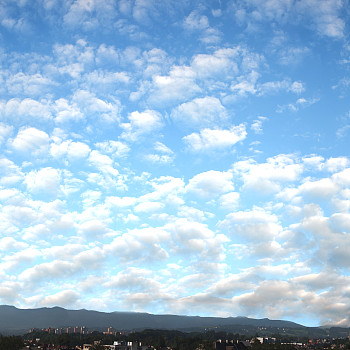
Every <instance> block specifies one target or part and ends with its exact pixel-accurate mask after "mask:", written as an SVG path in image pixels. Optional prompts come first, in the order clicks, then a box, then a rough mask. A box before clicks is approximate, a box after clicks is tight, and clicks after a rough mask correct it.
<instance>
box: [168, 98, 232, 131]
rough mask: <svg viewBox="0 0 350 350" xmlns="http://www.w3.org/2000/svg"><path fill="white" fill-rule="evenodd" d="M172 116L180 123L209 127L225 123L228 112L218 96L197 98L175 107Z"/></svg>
mask: <svg viewBox="0 0 350 350" xmlns="http://www.w3.org/2000/svg"><path fill="white" fill-rule="evenodd" d="M171 116H172V118H173V119H174V120H175V121H176V122H179V123H183V124H185V125H189V126H194V127H208V126H215V125H217V124H222V123H225V122H226V121H227V119H228V114H227V112H226V110H225V107H224V106H223V105H222V104H221V102H220V100H218V99H217V98H216V97H210V96H207V97H204V98H196V99H194V100H192V101H191V102H186V103H183V104H182V105H180V106H179V107H177V108H176V109H174V110H173V111H172V113H171Z"/></svg>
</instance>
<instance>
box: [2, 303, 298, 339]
mask: <svg viewBox="0 0 350 350" xmlns="http://www.w3.org/2000/svg"><path fill="white" fill-rule="evenodd" d="M238 325H239V326H250V327H274V328H275V327H277V328H301V327H303V326H302V325H299V324H297V323H294V322H289V321H281V320H269V319H268V318H264V319H253V318H247V317H228V318H221V317H199V316H177V315H153V314H148V313H136V312H110V313H107V312H99V311H90V310H84V309H83V310H66V309H64V308H61V307H53V308H39V309H18V308H16V307H14V306H8V305H0V333H3V334H15V333H25V332H27V331H28V330H29V329H31V328H48V327H53V328H61V327H68V326H86V327H87V328H88V329H90V330H91V329H106V328H107V327H114V328H116V329H120V330H135V329H138V330H141V329H145V328H157V329H178V330H193V329H200V328H201V329H204V328H216V327H220V328H221V327H226V326H238Z"/></svg>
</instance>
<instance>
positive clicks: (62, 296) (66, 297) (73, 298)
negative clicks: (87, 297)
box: [38, 290, 80, 308]
mask: <svg viewBox="0 0 350 350" xmlns="http://www.w3.org/2000/svg"><path fill="white" fill-rule="evenodd" d="M79 298H80V295H79V293H78V292H77V291H75V290H63V291H60V292H57V293H55V294H52V295H48V296H45V297H42V298H40V301H39V302H38V306H40V307H43V306H46V307H53V306H57V305H61V306H62V307H67V308H70V307H74V308H76V306H77V303H78V301H79Z"/></svg>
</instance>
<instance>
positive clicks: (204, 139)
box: [183, 124, 247, 152]
mask: <svg viewBox="0 0 350 350" xmlns="http://www.w3.org/2000/svg"><path fill="white" fill-rule="evenodd" d="M246 136H247V132H246V128H245V125H244V124H241V125H238V126H233V127H231V128H230V129H228V130H225V129H203V130H201V131H200V133H192V134H190V135H187V136H185V137H183V141H184V142H185V143H186V144H187V145H188V148H189V150H191V151H194V152H202V151H211V150H221V149H225V148H228V147H232V146H233V145H235V144H236V143H237V142H239V141H242V140H244V139H245V138H246Z"/></svg>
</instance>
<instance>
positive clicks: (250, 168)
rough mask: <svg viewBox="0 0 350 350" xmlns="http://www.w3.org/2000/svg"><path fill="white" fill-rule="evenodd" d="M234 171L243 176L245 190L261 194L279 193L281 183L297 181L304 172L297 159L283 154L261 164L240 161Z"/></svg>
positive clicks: (251, 161)
mask: <svg viewBox="0 0 350 350" xmlns="http://www.w3.org/2000/svg"><path fill="white" fill-rule="evenodd" d="M233 169H234V171H235V172H237V173H238V174H240V175H241V177H242V179H243V181H244V188H246V189H249V190H254V191H257V192H258V193H261V194H271V193H274V192H278V191H279V190H280V189H281V187H280V183H284V182H290V181H296V180H297V179H298V178H299V176H300V174H301V173H302V171H303V167H302V165H301V164H299V163H298V162H296V159H295V157H293V156H290V155H283V154H281V155H278V156H275V157H272V158H268V159H267V162H266V163H261V164H257V163H256V162H255V161H253V160H248V161H240V162H237V163H235V164H234V165H233Z"/></svg>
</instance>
